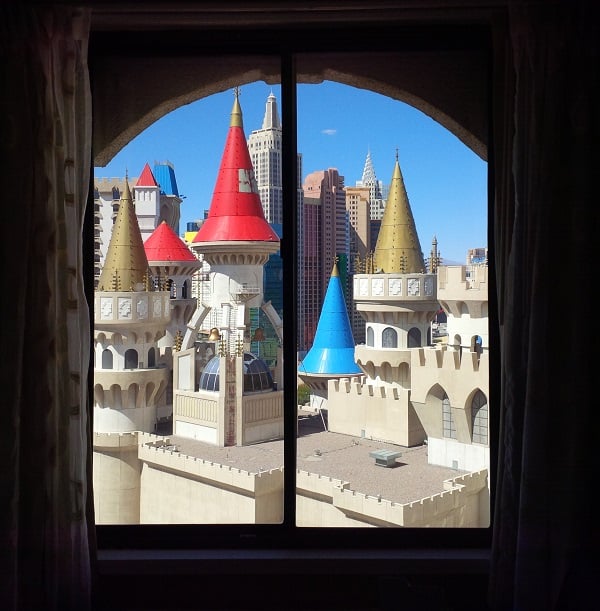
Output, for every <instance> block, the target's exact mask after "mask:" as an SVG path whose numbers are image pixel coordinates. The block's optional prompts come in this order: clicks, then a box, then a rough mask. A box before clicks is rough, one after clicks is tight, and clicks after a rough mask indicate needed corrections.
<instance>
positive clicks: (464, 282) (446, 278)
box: [437, 265, 488, 302]
mask: <svg viewBox="0 0 600 611" xmlns="http://www.w3.org/2000/svg"><path fill="white" fill-rule="evenodd" d="M437 290H438V298H439V300H440V301H486V302H487V300H488V266H487V265H450V266H448V265H441V266H440V267H438V283H437Z"/></svg>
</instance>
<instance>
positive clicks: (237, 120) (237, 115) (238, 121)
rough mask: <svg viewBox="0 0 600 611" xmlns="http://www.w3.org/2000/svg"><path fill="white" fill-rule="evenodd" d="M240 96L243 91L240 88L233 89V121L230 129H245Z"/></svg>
mask: <svg viewBox="0 0 600 611" xmlns="http://www.w3.org/2000/svg"><path fill="white" fill-rule="evenodd" d="M240 94H241V89H240V87H239V86H236V87H234V88H233V96H234V100H233V108H232V109H231V120H230V122H229V127H241V128H242V129H243V127H244V124H243V122H242V109H241V107H240Z"/></svg>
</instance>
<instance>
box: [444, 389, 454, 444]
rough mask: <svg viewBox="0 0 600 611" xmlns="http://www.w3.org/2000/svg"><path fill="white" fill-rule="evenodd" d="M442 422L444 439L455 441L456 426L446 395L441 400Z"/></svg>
mask: <svg viewBox="0 0 600 611" xmlns="http://www.w3.org/2000/svg"><path fill="white" fill-rule="evenodd" d="M442 420H443V425H444V437H449V438H450V439H456V424H455V423H454V416H453V415H452V407H451V406H450V400H449V399H448V395H447V394H446V393H444V396H443V398H442Z"/></svg>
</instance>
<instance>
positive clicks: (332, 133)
mask: <svg viewBox="0 0 600 611" xmlns="http://www.w3.org/2000/svg"><path fill="white" fill-rule="evenodd" d="M321 133H322V134H325V135H326V136H335V135H336V133H337V129H324V130H321Z"/></svg>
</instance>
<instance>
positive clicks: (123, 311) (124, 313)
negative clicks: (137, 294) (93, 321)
mask: <svg viewBox="0 0 600 611" xmlns="http://www.w3.org/2000/svg"><path fill="white" fill-rule="evenodd" d="M117 307H118V309H119V318H120V319H122V320H131V297H119V299H118V305H117Z"/></svg>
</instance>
